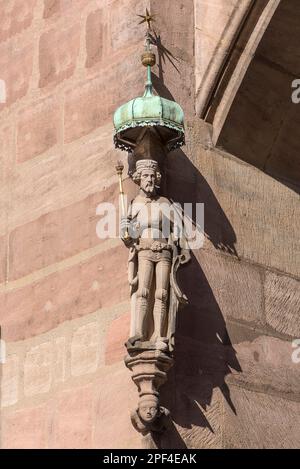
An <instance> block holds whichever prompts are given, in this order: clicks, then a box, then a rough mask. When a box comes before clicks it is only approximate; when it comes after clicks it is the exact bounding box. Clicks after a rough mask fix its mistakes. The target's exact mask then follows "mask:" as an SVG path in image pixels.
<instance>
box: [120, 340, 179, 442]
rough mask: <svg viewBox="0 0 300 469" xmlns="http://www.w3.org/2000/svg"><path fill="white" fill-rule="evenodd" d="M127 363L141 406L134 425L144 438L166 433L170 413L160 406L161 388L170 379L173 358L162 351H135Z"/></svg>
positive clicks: (127, 359)
mask: <svg viewBox="0 0 300 469" xmlns="http://www.w3.org/2000/svg"><path fill="white" fill-rule="evenodd" d="M125 364H126V366H127V367H128V368H129V369H130V371H131V372H132V380H133V381H134V383H135V384H136V386H137V388H138V392H139V401H138V406H137V408H136V409H135V410H134V411H133V412H132V414H131V421H132V424H133V426H134V427H135V429H136V430H137V431H139V432H140V433H142V434H143V435H146V434H147V433H149V432H159V433H160V432H163V431H164V430H165V429H166V428H167V427H168V425H169V420H170V412H169V411H168V410H167V409H166V408H165V407H162V406H161V405H160V403H159V388H160V386H161V385H162V384H164V383H165V382H166V380H167V373H168V371H169V369H170V368H171V366H172V365H173V359H172V358H171V357H170V356H169V355H168V354H166V353H164V352H162V351H161V350H144V351H141V350H140V349H136V350H133V349H132V350H131V351H130V354H128V355H127V356H126V358H125Z"/></svg>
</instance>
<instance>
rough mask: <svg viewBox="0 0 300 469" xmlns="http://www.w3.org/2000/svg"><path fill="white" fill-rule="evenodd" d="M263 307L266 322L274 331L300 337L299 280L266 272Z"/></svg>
mask: <svg viewBox="0 0 300 469" xmlns="http://www.w3.org/2000/svg"><path fill="white" fill-rule="evenodd" d="M265 307H266V317H267V323H268V324H269V325H270V326H271V327H272V328H273V329H275V330H276V331H278V332H281V333H282V334H288V335H290V336H293V337H295V338H300V316H299V310H300V282H299V280H296V279H293V278H289V277H284V276H283V275H277V274H275V273H272V272H267V273H266V280H265Z"/></svg>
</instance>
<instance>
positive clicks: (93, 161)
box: [10, 124, 116, 229]
mask: <svg viewBox="0 0 300 469" xmlns="http://www.w3.org/2000/svg"><path fill="white" fill-rule="evenodd" d="M111 132H112V125H111V124H109V125H108V126H105V127H103V128H101V129H97V134H96V135H94V136H93V138H91V137H89V138H88V139H87V140H84V141H81V142H78V143H75V144H74V145H70V146H68V147H65V148H64V154H63V155H62V154H61V152H58V153H56V154H49V155H46V154H45V155H44V157H43V158H32V159H31V160H29V161H27V162H26V165H17V167H15V170H14V174H13V176H12V180H11V184H12V185H11V200H10V228H11V229H12V228H14V227H16V226H19V225H23V224H25V223H28V222H29V221H32V220H35V219H36V218H38V217H40V216H41V215H44V214H45V213H48V212H49V211H53V210H56V209H58V208H62V207H65V206H67V205H71V204H73V203H74V202H76V201H79V200H81V199H84V198H85V197H87V196H88V195H90V194H93V193H95V192H98V191H101V190H103V189H104V188H106V187H108V186H109V185H111V184H112V183H114V182H116V175H115V168H114V165H115V159H116V151H115V150H114V151H112V139H111ZM74 154H76V158H74ZM74 188H76V190H75V192H74Z"/></svg>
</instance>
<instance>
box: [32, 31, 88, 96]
mask: <svg viewBox="0 0 300 469" xmlns="http://www.w3.org/2000/svg"><path fill="white" fill-rule="evenodd" d="M79 46H80V27H79V25H78V24H75V25H72V26H71V27H69V28H68V29H67V30H65V31H61V30H56V29H52V30H50V31H47V32H44V33H43V34H42V36H41V38H40V43H39V69H40V81H39V86H40V88H43V87H45V86H47V85H56V84H58V83H60V82H61V81H62V80H65V79H66V78H69V77H70V76H72V74H73V73H74V71H75V68H76V62H77V57H78V54H79Z"/></svg>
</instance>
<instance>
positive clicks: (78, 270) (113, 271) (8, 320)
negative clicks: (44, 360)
mask: <svg viewBox="0 0 300 469" xmlns="http://www.w3.org/2000/svg"><path fill="white" fill-rule="evenodd" d="M126 257H127V250H126V249H124V247H123V246H121V245H120V248H117V249H114V250H108V251H104V252H102V253H101V254H98V255H96V256H94V257H92V258H91V259H89V260H88V261H85V262H82V263H80V264H76V265H74V266H72V267H69V268H67V269H65V270H62V271H58V272H56V273H53V274H50V275H48V276H47V277H45V278H42V279H40V280H37V281H36V282H34V283H32V284H29V285H25V286H23V287H21V288H18V289H16V290H12V291H9V292H7V293H5V292H2V293H1V292H0V301H1V302H3V303H2V304H4V308H2V310H1V311H0V316H1V326H2V334H3V338H4V339H5V340H21V339H25V338H26V337H30V336H34V335H38V334H42V333H43V332H46V331H48V330H50V329H53V328H54V327H57V326H58V325H59V324H60V323H62V322H64V321H67V320H70V319H73V318H76V317H80V316H84V315H86V314H89V313H92V312H94V311H96V310H97V309H100V308H105V307H109V306H111V305H117V304H119V303H122V302H123V301H125V300H127V299H128V284H127V276H126ZM114 259H116V261H115V260H114ZM120 266H122V268H121V267H120Z"/></svg>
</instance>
